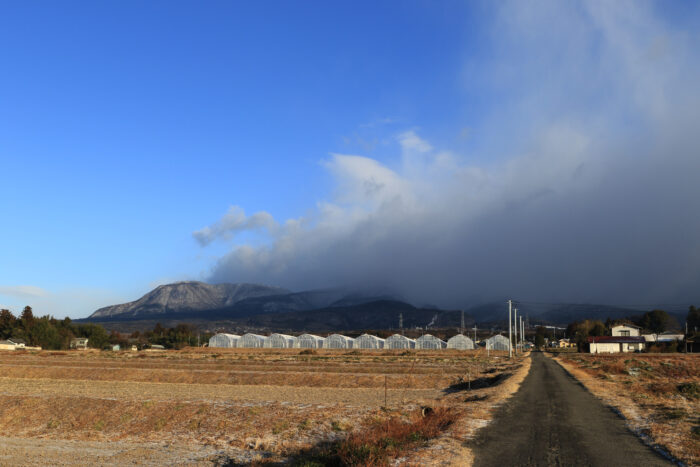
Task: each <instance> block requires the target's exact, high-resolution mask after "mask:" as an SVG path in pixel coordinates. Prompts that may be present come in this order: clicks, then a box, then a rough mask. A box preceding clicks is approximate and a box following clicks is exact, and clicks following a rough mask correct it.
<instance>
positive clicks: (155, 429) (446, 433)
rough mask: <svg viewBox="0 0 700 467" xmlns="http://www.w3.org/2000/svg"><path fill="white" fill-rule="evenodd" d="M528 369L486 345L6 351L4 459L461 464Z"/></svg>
mask: <svg viewBox="0 0 700 467" xmlns="http://www.w3.org/2000/svg"><path fill="white" fill-rule="evenodd" d="M494 354H495V355H494ZM527 368H529V359H528V358H523V357H519V358H517V359H515V360H513V361H509V360H508V359H507V358H506V357H505V356H504V355H503V354H502V353H500V354H499V353H498V352H492V353H491V357H490V358H487V357H486V354H485V353H484V352H483V351H480V350H477V351H466V352H465V351H447V350H442V351H352V350H316V351H314V352H313V353H308V352H303V351H300V350H298V349H288V350H286V349H285V350H279V349H185V350H181V351H167V352H153V353H146V352H138V353H131V352H97V351H83V352H80V351H71V352H48V351H42V352H11V351H8V352H1V353H0V429H2V433H3V435H2V436H3V438H0V464H2V465H7V464H13V465H37V464H44V465H49V464H52V465H88V464H89V465H112V464H117V463H119V464H122V463H123V464H132V465H165V464H172V465H231V464H234V465H235V464H250V463H279V462H285V461H286V462H290V461H291V463H292V465H294V463H295V462H296V463H297V464H303V463H304V462H306V461H305V460H304V459H307V458H315V457H318V456H329V455H332V456H334V457H333V459H334V461H333V462H337V463H340V464H348V465H355V464H374V465H384V464H387V463H389V462H391V460H392V459H394V460H395V459H396V457H397V456H402V459H401V462H403V463H409V464H412V463H416V464H418V463H426V462H427V463H430V464H445V465H450V464H452V465H468V464H469V452H468V451H467V450H466V448H464V447H462V444H463V441H464V440H466V439H467V438H469V437H470V436H472V435H473V434H474V432H475V430H476V429H478V428H479V427H480V426H483V425H484V424H485V423H487V421H488V420H489V419H490V414H491V412H492V411H493V409H494V407H495V406H496V405H497V404H498V403H500V402H501V401H502V400H504V399H505V398H506V397H508V396H509V395H510V394H512V393H513V392H514V391H515V390H516V389H517V386H518V384H519V381H522V379H523V378H524V376H525V373H526V372H527ZM424 407H429V408H430V409H428V410H427V411H426V410H423V409H422V408H424ZM387 436H388V438H387ZM393 436H395V437H396V438H395V439H394V438H392V437H393ZM387 439H390V442H387ZM353 443H354V444H353ZM397 446H401V449H398V448H397ZM367 456H369V457H367ZM327 459H328V457H327Z"/></svg>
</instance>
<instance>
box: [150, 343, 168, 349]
mask: <svg viewBox="0 0 700 467" xmlns="http://www.w3.org/2000/svg"><path fill="white" fill-rule="evenodd" d="M151 350H165V346H163V345H160V344H151Z"/></svg>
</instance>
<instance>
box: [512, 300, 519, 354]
mask: <svg viewBox="0 0 700 467" xmlns="http://www.w3.org/2000/svg"><path fill="white" fill-rule="evenodd" d="M513 328H515V339H514V344H515V354H516V355H517V354H518V309H517V308H516V309H515V310H513Z"/></svg>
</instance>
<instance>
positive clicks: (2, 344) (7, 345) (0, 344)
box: [0, 340, 17, 350]
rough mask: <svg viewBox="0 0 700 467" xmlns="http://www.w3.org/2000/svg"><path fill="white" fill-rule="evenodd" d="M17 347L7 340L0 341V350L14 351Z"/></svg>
mask: <svg viewBox="0 0 700 467" xmlns="http://www.w3.org/2000/svg"><path fill="white" fill-rule="evenodd" d="M16 349H17V346H16V345H15V343H14V342H12V341H9V340H0V350H16Z"/></svg>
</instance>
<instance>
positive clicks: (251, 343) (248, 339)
mask: <svg viewBox="0 0 700 467" xmlns="http://www.w3.org/2000/svg"><path fill="white" fill-rule="evenodd" d="M264 343H265V336H261V335H260V334H252V333H248V334H243V335H242V336H241V338H240V339H239V340H238V347H239V348H244V349H257V348H260V347H262V346H263V344H264Z"/></svg>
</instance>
